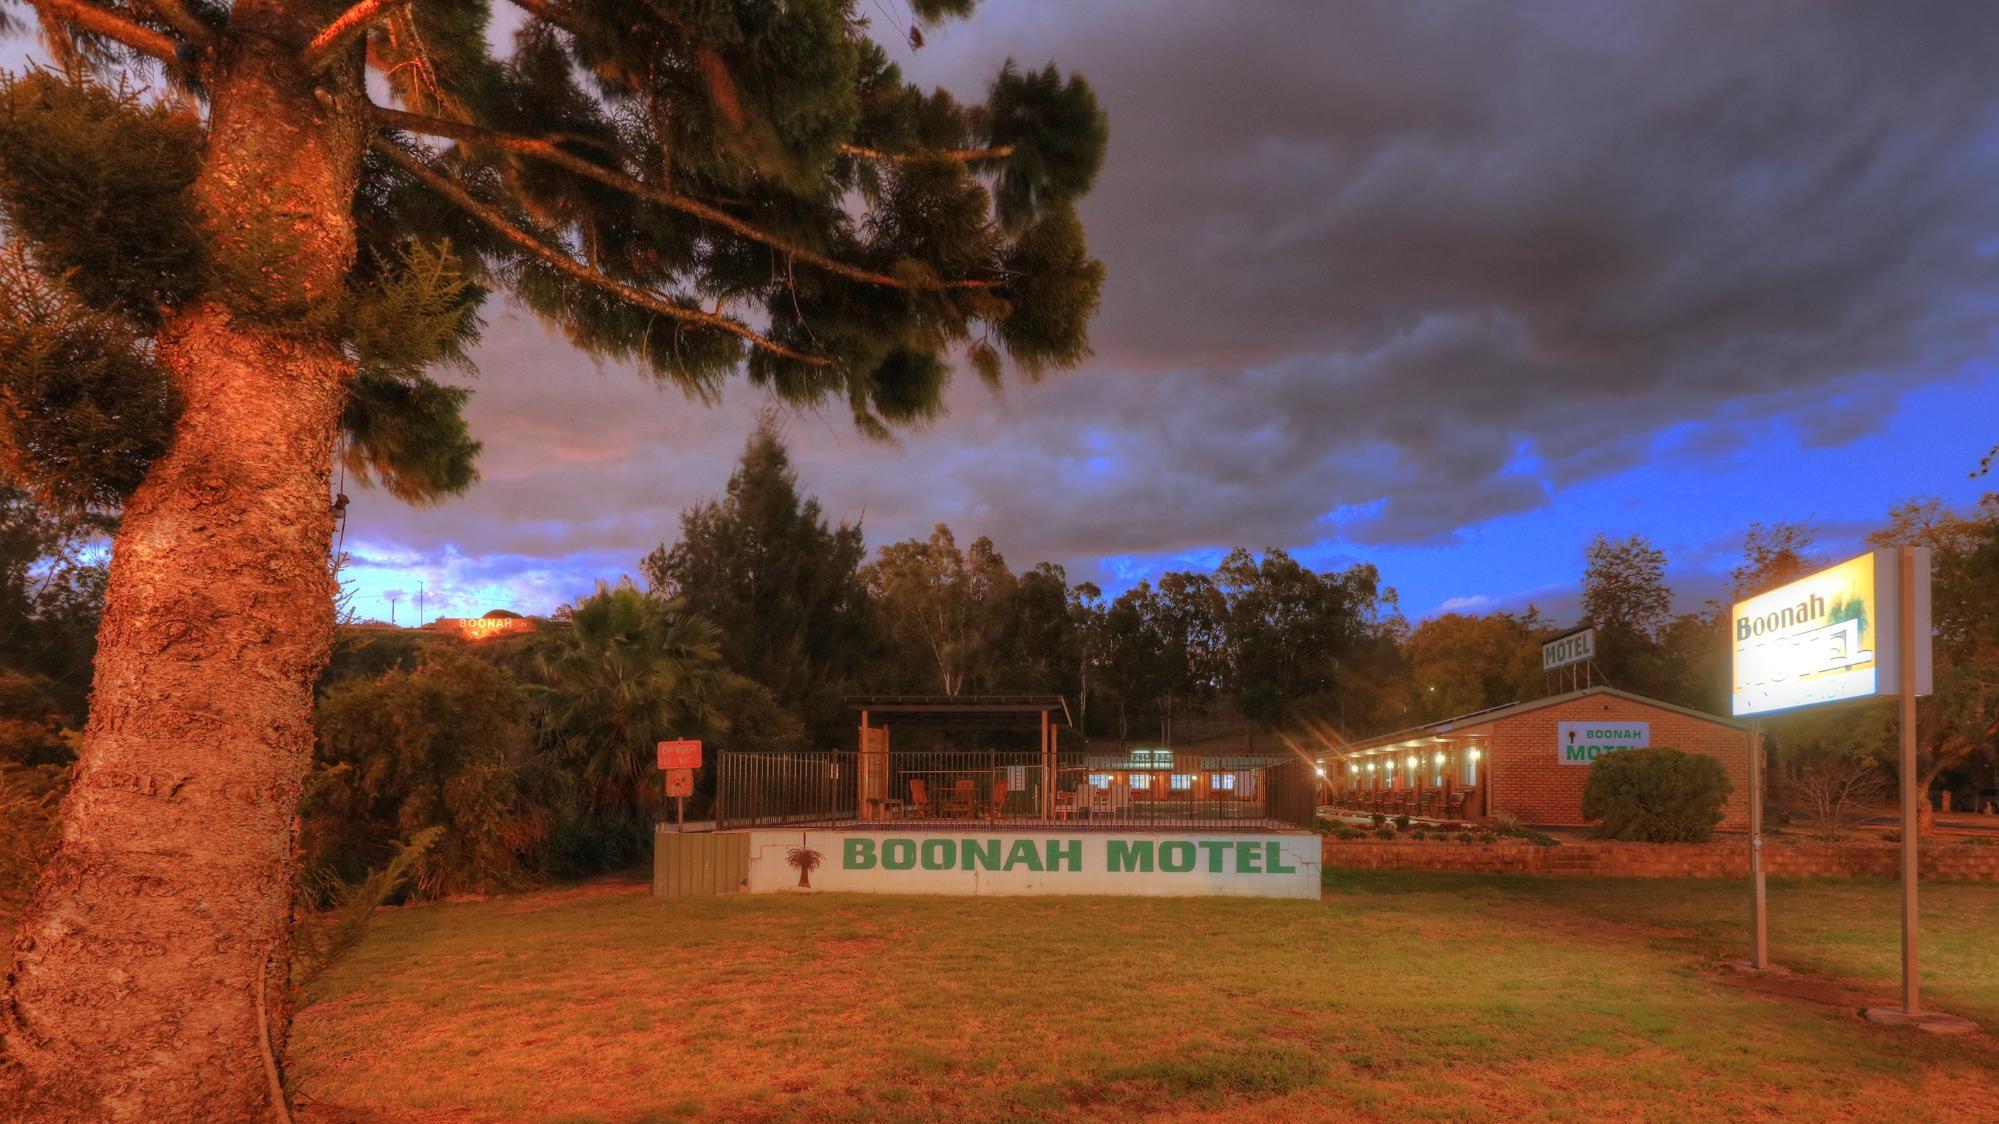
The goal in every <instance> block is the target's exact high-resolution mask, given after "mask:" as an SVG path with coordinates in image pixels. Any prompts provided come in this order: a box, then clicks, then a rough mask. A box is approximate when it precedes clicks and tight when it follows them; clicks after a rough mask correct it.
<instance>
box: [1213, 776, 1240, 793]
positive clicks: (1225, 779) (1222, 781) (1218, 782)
mask: <svg viewBox="0 0 1999 1124" xmlns="http://www.w3.org/2000/svg"><path fill="white" fill-rule="evenodd" d="M1208 787H1209V788H1215V789H1220V790H1222V791H1224V792H1234V791H1235V774H1234V773H1216V774H1215V775H1214V776H1212V777H1209V778H1208Z"/></svg>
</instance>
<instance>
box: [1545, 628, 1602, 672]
mask: <svg viewBox="0 0 1999 1124" xmlns="http://www.w3.org/2000/svg"><path fill="white" fill-rule="evenodd" d="M1595 658H1596V629H1594V628H1585V629H1583V630H1582V631H1581V632H1571V633H1569V634H1568V635H1567V636H1557V637H1556V638H1555V639H1553V640H1550V641H1548V642H1547V643H1546V644H1543V645H1541V670H1542V671H1553V670H1555V669H1556V668H1558V667H1568V666H1570V665H1572V664H1579V663H1588V662H1589V661H1591V660H1593V659H1595Z"/></svg>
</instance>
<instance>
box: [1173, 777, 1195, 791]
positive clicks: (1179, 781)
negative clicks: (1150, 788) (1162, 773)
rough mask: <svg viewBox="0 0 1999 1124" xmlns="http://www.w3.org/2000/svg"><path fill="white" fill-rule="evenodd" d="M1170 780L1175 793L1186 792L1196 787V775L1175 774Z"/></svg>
mask: <svg viewBox="0 0 1999 1124" xmlns="http://www.w3.org/2000/svg"><path fill="white" fill-rule="evenodd" d="M1168 780H1169V783H1170V784H1171V785H1172V787H1173V791H1175V792H1186V791H1187V790H1189V789H1191V788H1193V787H1194V774H1192V773H1175V774H1173V776H1172V777H1170V778H1169V779H1168Z"/></svg>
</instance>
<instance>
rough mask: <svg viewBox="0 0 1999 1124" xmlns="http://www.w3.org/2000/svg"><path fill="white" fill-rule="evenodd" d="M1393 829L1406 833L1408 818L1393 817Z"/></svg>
mask: <svg viewBox="0 0 1999 1124" xmlns="http://www.w3.org/2000/svg"><path fill="white" fill-rule="evenodd" d="M1395 828H1396V830H1397V831H1408V830H1409V817H1408V816H1397V817H1395Z"/></svg>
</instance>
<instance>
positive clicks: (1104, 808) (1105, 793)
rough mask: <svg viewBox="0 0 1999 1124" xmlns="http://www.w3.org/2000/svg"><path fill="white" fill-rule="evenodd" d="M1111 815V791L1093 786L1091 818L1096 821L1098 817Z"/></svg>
mask: <svg viewBox="0 0 1999 1124" xmlns="http://www.w3.org/2000/svg"><path fill="white" fill-rule="evenodd" d="M1110 814H1111V790H1110V789H1108V788H1098V787H1097V786H1096V785H1091V786H1090V818H1091V819H1096V818H1097V817H1098V816H1108V815H1110Z"/></svg>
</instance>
